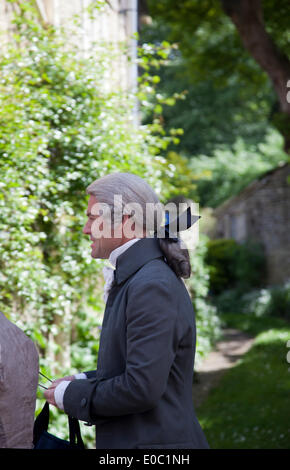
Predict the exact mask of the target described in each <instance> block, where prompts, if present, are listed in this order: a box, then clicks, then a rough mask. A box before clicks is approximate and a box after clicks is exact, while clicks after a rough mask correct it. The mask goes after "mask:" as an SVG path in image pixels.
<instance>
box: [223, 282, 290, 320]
mask: <svg viewBox="0 0 290 470" xmlns="http://www.w3.org/2000/svg"><path fill="white" fill-rule="evenodd" d="M214 304H215V306H216V308H217V310H218V313H226V312H235V313H244V314H254V315H255V316H256V317H262V316H277V317H284V318H289V319H290V283H289V282H286V283H285V284H284V285H280V286H272V287H268V288H263V289H253V290H250V291H248V292H246V293H242V292H241V290H239V289H228V290H225V291H224V292H222V293H221V294H220V295H218V296H216V297H215V299H214Z"/></svg>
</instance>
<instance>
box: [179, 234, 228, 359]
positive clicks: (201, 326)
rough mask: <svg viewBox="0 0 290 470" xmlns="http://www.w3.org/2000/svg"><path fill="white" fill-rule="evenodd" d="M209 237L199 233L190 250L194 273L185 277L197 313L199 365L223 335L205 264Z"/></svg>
mask: <svg viewBox="0 0 290 470" xmlns="http://www.w3.org/2000/svg"><path fill="white" fill-rule="evenodd" d="M207 243H208V237H207V236H206V235H204V234H199V242H198V245H197V247H196V249H195V250H190V251H189V254H190V260H191V267H192V274H191V277H190V278H189V279H185V285H186V286H187V289H188V291H189V293H190V295H191V297H192V299H193V307H194V310H195V315H196V335H197V338H196V358H195V362H196V365H198V364H199V363H200V362H201V361H202V360H203V358H204V357H205V356H206V355H207V354H208V353H209V351H210V350H211V349H212V348H213V346H214V344H215V343H216V341H217V340H218V339H219V338H220V337H221V321H220V318H219V317H218V315H217V309H216V307H215V306H214V305H212V304H211V302H210V301H209V297H208V290H209V268H208V267H207V266H206V264H205V258H206V253H207Z"/></svg>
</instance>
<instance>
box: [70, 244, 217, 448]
mask: <svg viewBox="0 0 290 470" xmlns="http://www.w3.org/2000/svg"><path fill="white" fill-rule="evenodd" d="M195 345H196V328H195V313H194V309H193V306H192V302H191V299H190V296H189V294H188V292H187V289H186V287H185V285H184V282H183V280H182V279H180V278H178V277H177V276H176V274H175V273H174V271H173V270H172V269H171V268H170V267H169V265H168V264H167V262H166V258H165V257H164V255H163V252H162V251H161V248H160V246H159V242H158V239H156V238H142V239H141V240H139V241H138V242H136V243H135V244H133V245H132V246H130V247H129V248H128V249H127V250H126V251H125V252H123V253H122V254H121V255H119V257H118V258H117V262H116V270H115V272H114V282H113V285H112V287H111V290H110V292H109V297H108V300H107V303H106V309H105V313H104V317H103V323H102V330H101V336H100V346H99V353H98V362H97V369H96V370H95V371H89V372H86V375H87V379H79V380H73V381H72V382H71V383H70V384H69V385H68V387H67V388H66V390H65V393H64V411H65V412H66V413H67V414H69V415H71V416H74V417H76V418H78V419H79V420H82V421H87V422H88V423H91V424H93V425H96V448H97V449H138V448H139V449H149V448H152V449H158V448H160V449H182V448H185V449H190V448H192V449H208V448H209V445H208V443H207V440H206V438H205V435H204V433H203V431H202V429H201V427H200V424H199V422H198V420H197V417H196V414H195V410H194V405H193V402H192V380H193V368H194V358H195Z"/></svg>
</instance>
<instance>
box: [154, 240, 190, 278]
mask: <svg viewBox="0 0 290 470" xmlns="http://www.w3.org/2000/svg"><path fill="white" fill-rule="evenodd" d="M158 240H159V246H160V248H161V251H162V252H163V254H164V256H165V258H166V261H167V264H168V265H169V266H170V268H171V269H172V270H173V271H174V272H175V274H176V276H177V277H183V278H184V279H187V278H189V277H190V275H191V264H190V257H189V252H188V249H187V248H181V242H180V239H178V242H173V241H172V240H171V239H170V238H158Z"/></svg>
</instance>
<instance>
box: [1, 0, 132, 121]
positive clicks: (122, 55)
mask: <svg viewBox="0 0 290 470" xmlns="http://www.w3.org/2000/svg"><path fill="white" fill-rule="evenodd" d="M19 3H21V0H19V1H18V2H17V1H15V2H13V3H10V2H8V1H7V0H0V30H1V32H4V34H2V35H1V42H2V47H4V43H5V40H6V41H9V40H11V38H12V34H13V29H14V25H13V23H12V18H13V12H14V11H19V6H18V4H19ZM34 3H35V6H36V7H37V10H38V14H39V21H41V22H42V23H43V24H51V25H54V26H56V27H58V26H60V25H62V26H66V25H68V24H69V23H72V18H73V16H74V15H79V27H78V28H77V30H76V34H75V36H74V37H72V38H71V40H72V41H75V42H76V43H78V44H79V46H80V47H79V48H80V53H82V54H83V55H84V56H86V54H88V53H89V51H90V49H91V47H92V44H93V43H95V42H96V43H100V44H101V43H107V44H109V45H111V46H113V48H114V49H115V50H117V53H116V54H115V55H112V61H111V70H110V72H109V73H108V81H107V83H108V84H109V86H110V85H111V87H112V88H114V87H115V86H116V85H117V86H120V87H121V88H122V89H123V90H128V91H134V90H136V89H137V64H136V57H137V39H136V32H137V30H138V11H137V10H138V8H137V4H138V1H137V0H106V1H99V2H96V1H94V0H35V1H34ZM93 4H100V8H99V9H98V8H97V9H95V10H94V13H93V14H92V13H91V12H90V7H92V5H93ZM102 4H103V5H102ZM124 47H125V48H127V50H126V51H125V49H124ZM118 51H119V52H118ZM128 59H129V60H128ZM133 114H134V116H133V119H134V122H135V124H137V123H138V112H137V101H136V107H135V109H134V112H133Z"/></svg>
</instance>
